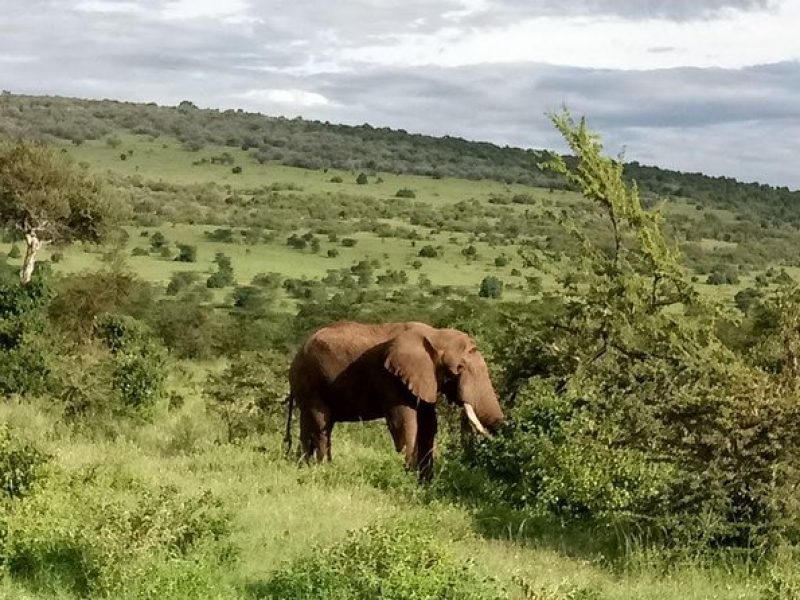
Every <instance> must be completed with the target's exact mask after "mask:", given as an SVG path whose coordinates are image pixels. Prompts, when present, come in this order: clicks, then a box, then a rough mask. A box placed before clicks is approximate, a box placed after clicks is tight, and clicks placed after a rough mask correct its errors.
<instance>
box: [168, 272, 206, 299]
mask: <svg viewBox="0 0 800 600" xmlns="http://www.w3.org/2000/svg"><path fill="white" fill-rule="evenodd" d="M199 281H200V274H199V273H198V272H197V271H175V272H174V273H173V274H172V276H171V277H170V279H169V283H168V284H167V295H168V296H175V295H177V294H179V293H180V292H182V291H183V290H186V289H188V288H190V287H192V286H193V285H196V284H197V283H199Z"/></svg>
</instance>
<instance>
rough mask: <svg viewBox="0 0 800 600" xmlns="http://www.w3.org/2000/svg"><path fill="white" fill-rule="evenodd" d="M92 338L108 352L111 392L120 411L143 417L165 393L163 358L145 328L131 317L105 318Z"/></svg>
mask: <svg viewBox="0 0 800 600" xmlns="http://www.w3.org/2000/svg"><path fill="white" fill-rule="evenodd" d="M95 335H96V336H97V337H98V338H99V339H100V340H101V341H102V342H103V343H104V344H105V346H106V347H107V348H108V349H109V350H110V352H111V354H112V357H113V360H112V364H113V367H112V370H111V388H112V389H113V390H116V391H117V392H119V394H120V397H121V400H122V407H121V408H122V409H123V410H134V411H137V412H140V413H143V414H144V413H146V412H147V411H148V410H149V409H151V408H152V407H153V405H154V404H155V402H156V401H157V400H159V399H160V398H161V397H162V396H163V394H164V390H165V383H166V377H167V365H166V354H165V352H164V350H163V348H161V347H160V345H159V344H158V343H156V341H155V340H154V339H153V338H152V334H151V333H150V332H149V331H147V329H146V328H145V326H144V325H143V324H142V323H140V322H139V321H136V320H135V319H133V318H131V317H126V316H120V315H105V316H104V317H103V318H101V319H98V320H97V322H96V323H95Z"/></svg>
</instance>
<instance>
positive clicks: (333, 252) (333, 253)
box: [327, 248, 339, 258]
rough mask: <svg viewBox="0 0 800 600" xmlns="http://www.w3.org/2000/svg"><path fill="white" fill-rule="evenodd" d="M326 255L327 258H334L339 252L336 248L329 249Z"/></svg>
mask: <svg viewBox="0 0 800 600" xmlns="http://www.w3.org/2000/svg"><path fill="white" fill-rule="evenodd" d="M327 254H328V258H336V257H337V256H339V251H338V250H337V249H336V248H329V249H328V253H327Z"/></svg>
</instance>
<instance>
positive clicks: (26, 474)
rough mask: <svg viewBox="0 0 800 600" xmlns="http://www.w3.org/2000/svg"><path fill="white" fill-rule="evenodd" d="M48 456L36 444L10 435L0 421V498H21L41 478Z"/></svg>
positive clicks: (5, 425)
mask: <svg viewBox="0 0 800 600" xmlns="http://www.w3.org/2000/svg"><path fill="white" fill-rule="evenodd" d="M49 460H50V456H49V455H48V454H46V453H44V452H42V451H41V450H40V449H39V448H37V447H36V446H33V445H32V444H30V443H28V442H25V441H22V440H20V439H18V438H16V437H15V436H14V435H12V432H11V430H10V429H9V427H8V425H7V424H6V423H0V498H2V496H5V497H7V498H21V497H23V496H25V495H27V494H28V493H29V492H30V491H31V490H32V489H33V488H34V486H35V485H36V484H37V482H38V481H39V480H40V479H41V478H42V476H43V474H44V472H43V469H44V466H45V465H46V464H47V463H48V461H49Z"/></svg>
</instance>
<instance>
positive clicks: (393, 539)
mask: <svg viewBox="0 0 800 600" xmlns="http://www.w3.org/2000/svg"><path fill="white" fill-rule="evenodd" d="M417 527H418V526H417ZM253 592H254V595H255V596H257V597H260V598H264V599H274V600H278V599H280V600H312V599H314V598H325V599H326V600H374V599H376V598H381V599H383V600H412V599H419V600H429V599H430V600H433V599H436V600H503V599H507V598H508V596H507V594H506V592H505V591H504V590H503V589H502V587H501V586H500V585H499V584H498V583H497V582H495V581H494V580H492V579H490V578H486V577H483V576H480V575H478V574H477V573H476V571H475V568H474V567H473V565H472V563H471V562H470V561H469V560H465V559H464V558H461V557H456V556H455V555H454V554H452V553H451V552H450V551H449V550H448V549H447V548H446V547H444V546H442V544H441V543H439V542H437V541H436V540H435V539H434V538H433V536H432V535H430V534H429V533H421V532H420V531H419V530H418V528H411V526H405V527H404V526H403V525H394V526H392V527H385V526H381V525H377V526H372V527H367V528H365V529H361V530H359V531H356V532H353V533H351V534H350V536H349V537H348V539H347V540H346V541H344V542H342V543H340V544H338V545H335V546H332V547H329V548H322V547H314V548H312V549H311V552H310V554H309V556H308V557H305V558H301V559H299V560H296V561H295V562H294V563H292V564H290V565H289V566H288V567H285V568H284V569H283V570H280V571H278V572H277V573H275V574H274V575H273V576H272V577H271V578H270V579H269V580H268V581H267V582H266V583H264V584H262V585H259V586H258V588H257V589H254V590H253Z"/></svg>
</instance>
